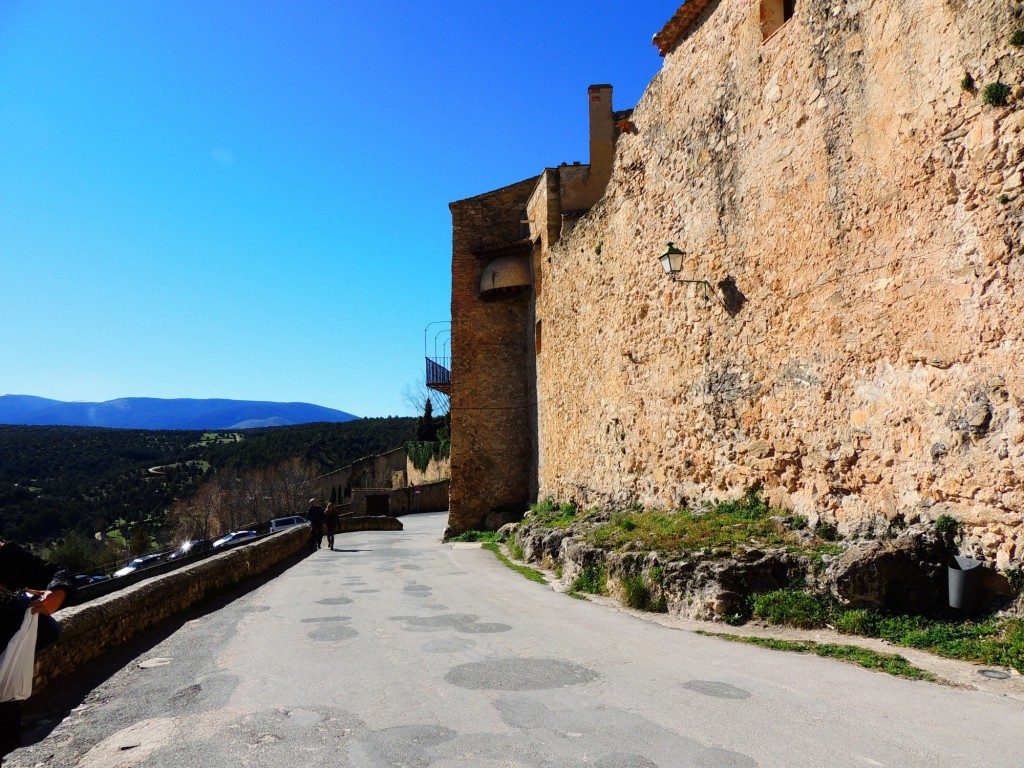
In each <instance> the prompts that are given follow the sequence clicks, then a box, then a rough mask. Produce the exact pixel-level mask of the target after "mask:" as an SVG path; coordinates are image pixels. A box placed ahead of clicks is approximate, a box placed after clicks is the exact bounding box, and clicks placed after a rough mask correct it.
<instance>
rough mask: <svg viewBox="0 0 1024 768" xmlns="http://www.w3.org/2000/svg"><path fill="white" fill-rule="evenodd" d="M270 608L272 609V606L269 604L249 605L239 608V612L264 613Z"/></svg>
mask: <svg viewBox="0 0 1024 768" xmlns="http://www.w3.org/2000/svg"><path fill="white" fill-rule="evenodd" d="M269 610H270V606H269V605H247V606H245V607H244V608H239V609H238V612H239V613H263V612H264V611H269Z"/></svg>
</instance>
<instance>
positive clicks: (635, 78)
mask: <svg viewBox="0 0 1024 768" xmlns="http://www.w3.org/2000/svg"><path fill="white" fill-rule="evenodd" d="M678 4H679V3H678V2H677V1H672V0H669V1H665V2H661V1H655V0H650V1H649V2H642V3H624V2H621V0H619V1H618V2H605V1H603V0H597V1H595V2H582V1H581V2H572V1H563V2H559V3H552V2H539V1H534V0H524V2H519V3H490V2H483V3H481V2H479V0H476V1H473V2H470V1H468V0H465V1H464V0H453V1H451V2H445V3H394V2H391V3H389V2H380V3H365V2H358V3H357V2H350V1H349V0H337V1H336V2H308V1H307V2H298V1H289V2H286V1H285V0H280V1H278V2H253V1H252V0H249V1H248V2H230V1H227V0H223V1H222V0H202V1H201V2H195V1H193V0H175V2H138V1H137V0H131V1H130V2H128V1H121V0H104V1H101V2H85V1H84V0H83V1H81V2H77V1H76V2H70V1H65V2H60V0H55V2H45V3H41V2H38V0H0V328H2V332H0V394H3V393H8V394H29V395H38V396H41V397H51V398H55V399H58V400H96V401H103V400H110V399H114V398H118V397H167V398H171V397H196V398H203V397H227V398H238V399H251V400H274V401H302V402H310V403H316V404H318V405H325V406H328V407H332V408H338V409H341V410H345V411H349V412H351V413H355V414H357V415H360V416H386V415H394V414H406V413H410V412H411V411H410V407H409V405H408V404H407V403H406V402H405V398H404V397H403V392H404V391H405V390H407V389H408V388H409V386H410V385H413V384H415V383H416V382H417V381H419V380H421V379H422V377H423V359H422V358H423V342H424V327H425V326H426V325H427V323H430V322H432V321H436V320H446V319H448V317H449V314H450V300H451V279H450V263H451V216H450V213H449V210H448V203H449V202H451V201H453V200H459V199H462V198H466V197H472V196H473V195H476V194H480V193H482V192H485V191H488V190H490V189H495V188H497V187H501V186H505V185H506V184H510V183H513V182H515V181H518V180H520V179H523V178H526V177H529V176H532V175H535V174H537V173H539V172H540V170H541V169H542V168H544V167H545V166H552V165H557V164H558V163H560V162H563V161H564V162H572V161H574V160H580V161H583V162H586V161H587V159H588V158H587V154H588V150H587V97H586V88H587V86H588V85H589V84H591V83H605V82H607V83H611V84H612V85H614V86H615V108H616V109H625V108H627V107H631V106H633V105H634V104H635V103H636V101H637V100H638V99H639V98H640V96H641V95H642V93H643V91H644V89H645V88H646V86H647V83H648V82H649V81H650V79H651V77H653V75H654V74H655V73H656V72H657V71H658V69H659V68H660V65H661V59H660V58H659V57H658V53H657V49H656V48H654V47H652V46H651V36H652V35H653V34H654V33H655V32H657V31H658V30H659V29H660V28H661V27H662V25H663V24H664V23H665V22H666V21H667V20H668V19H669V18H670V17H671V16H672V14H673V13H674V11H675V10H676V8H677V7H678ZM638 6H639V8H638ZM434 330H436V328H435V329H434ZM429 338H430V341H429V345H430V347H431V349H432V348H433V343H434V334H433V330H432V331H431V333H430V337H429Z"/></svg>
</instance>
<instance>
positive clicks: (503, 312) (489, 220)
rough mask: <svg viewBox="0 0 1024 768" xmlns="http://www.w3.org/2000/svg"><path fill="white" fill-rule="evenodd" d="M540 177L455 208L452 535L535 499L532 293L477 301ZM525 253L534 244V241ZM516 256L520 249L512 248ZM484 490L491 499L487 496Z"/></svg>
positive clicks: (518, 229)
mask: <svg viewBox="0 0 1024 768" xmlns="http://www.w3.org/2000/svg"><path fill="white" fill-rule="evenodd" d="M536 183H537V179H536V178H533V179H527V180H526V181H522V182H519V183H518V184H514V185H512V186H509V187H504V188H502V189H499V190H495V191H493V192H488V193H486V194H484V195H479V196H477V197H474V198H470V199H468V200H461V201H459V202H455V203H452V204H451V206H450V207H451V211H452V396H451V414H452V445H451V473H452V483H451V500H450V505H451V507H450V508H451V513H450V515H449V524H448V527H449V529H450V530H454V531H464V530H467V529H470V528H484V527H491V528H495V527H497V525H500V524H501V522H503V521H504V520H505V519H506V516H507V515H510V516H511V517H512V518H514V517H515V516H516V515H517V514H521V513H522V510H523V509H524V508H525V506H526V504H527V501H528V498H529V487H530V476H531V472H530V470H531V467H532V466H533V462H532V460H531V458H530V456H531V439H530V438H531V433H530V429H529V424H530V420H529V415H528V409H529V407H530V403H531V402H532V401H533V399H534V397H533V389H532V387H533V381H532V380H531V381H529V382H528V381H527V375H526V361H527V355H528V354H529V352H530V350H529V349H528V347H529V344H528V342H527V338H526V333H525V330H524V329H525V327H526V326H527V324H528V322H529V311H530V294H529V291H518V292H513V293H510V294H508V295H504V296H502V297H500V298H495V299H494V300H490V301H484V300H481V297H480V293H481V291H480V277H481V275H482V274H483V271H484V269H485V268H486V266H487V265H488V263H489V262H490V261H491V260H493V259H495V258H501V257H502V256H505V255H507V252H506V251H502V250H500V249H499V250H493V249H492V246H494V245H495V244H498V245H499V246H500V245H504V244H513V245H515V246H518V247H519V248H520V249H521V248H522V245H521V244H520V239H521V238H522V237H523V234H522V229H523V224H522V223H521V219H522V218H523V214H524V212H525V210H526V204H527V201H528V200H529V197H530V194H531V192H532V191H533V188H534V186H535V185H536ZM526 247H527V248H528V247H529V245H528V244H527V246H526ZM512 250H513V251H514V250H515V248H513V249H512ZM484 488H486V493H482V492H481V490H482V489H484Z"/></svg>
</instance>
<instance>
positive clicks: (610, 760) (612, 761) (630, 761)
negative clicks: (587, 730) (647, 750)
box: [594, 752, 658, 768]
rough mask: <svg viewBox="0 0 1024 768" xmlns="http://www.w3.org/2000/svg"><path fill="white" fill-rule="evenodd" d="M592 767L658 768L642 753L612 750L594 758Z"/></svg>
mask: <svg viewBox="0 0 1024 768" xmlns="http://www.w3.org/2000/svg"><path fill="white" fill-rule="evenodd" d="M594 768H658V764H657V763H656V762H654V761H653V760H648V759H647V758H646V757H644V756H643V755H633V754H626V753H624V752H613V753H611V754H609V755H605V756H604V757H601V758H598V759H597V760H595V761H594Z"/></svg>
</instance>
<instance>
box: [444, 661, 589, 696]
mask: <svg viewBox="0 0 1024 768" xmlns="http://www.w3.org/2000/svg"><path fill="white" fill-rule="evenodd" d="M597 678H598V674H597V673H596V672H594V671H593V670H591V669H587V668H586V667H584V666H582V665H580V664H573V663H572V662H570V661H561V660H559V659H516V658H514V659H495V660H493V661H474V662H472V663H470V664H461V665H459V666H457V667H454V668H452V669H451V670H450V671H449V672H448V674H447V675H445V676H444V679H445V680H446V681H448V682H449V683H451V684H452V685H457V686H458V687H459V688H469V689H472V690H489V691H541V690H547V689H550V688H564V687H565V686H568V685H583V684H585V683H589V682H592V681H593V680H596V679H597Z"/></svg>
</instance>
